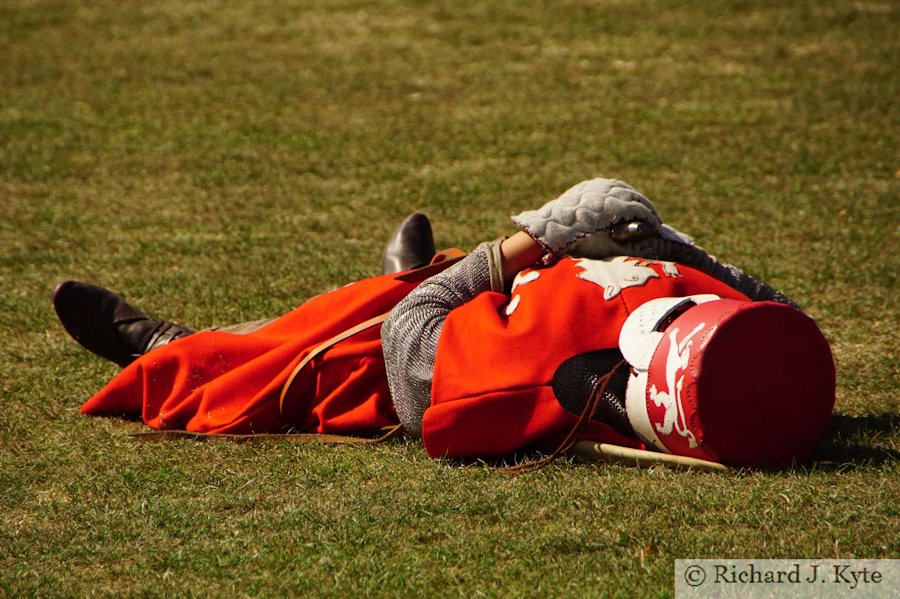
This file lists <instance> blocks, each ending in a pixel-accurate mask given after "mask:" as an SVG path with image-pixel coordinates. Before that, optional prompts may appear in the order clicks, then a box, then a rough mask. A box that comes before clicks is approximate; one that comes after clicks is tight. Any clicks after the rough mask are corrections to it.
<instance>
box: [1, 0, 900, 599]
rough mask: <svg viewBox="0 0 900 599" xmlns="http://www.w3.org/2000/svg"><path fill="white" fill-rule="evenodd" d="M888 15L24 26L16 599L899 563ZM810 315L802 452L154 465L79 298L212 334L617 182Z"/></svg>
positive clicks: (400, 13) (600, 14)
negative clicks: (72, 326)
mask: <svg viewBox="0 0 900 599" xmlns="http://www.w3.org/2000/svg"><path fill="white" fill-rule="evenodd" d="M898 28H900V7H898V5H897V3H896V2H889V1H884V2H878V1H871V2H862V1H861V2H849V1H848V2H837V1H825V2H823V1H821V0H808V1H806V0H797V1H791V2H775V1H762V2H746V1H739V0H735V1H724V0H712V1H705V0H704V1H699V0H698V1H673V2H662V1H626V0H597V1H589V0H582V1H575V0H573V1H564V2H555V3H527V2H514V1H511V0H510V1H483V2H466V1H462V0H460V1H441V2H422V1H415V0H404V1H389V2H377V3H369V2H354V1H349V0H340V1H334V2H311V1H301V0H286V1H283V2H274V3H269V2H261V1H256V0H252V1H247V2H225V1H224V0H223V1H213V0H197V1H195V0H160V1H158V2H150V3H144V2H133V1H130V0H119V1H116V2H112V1H108V0H98V1H97V2H90V3H85V2H64V1H61V0H5V1H4V2H2V3H0V56H2V61H0V63H2V66H0V216H2V221H0V286H2V294H0V347H2V353H0V392H2V403H0V595H2V594H6V595H9V596H41V597H46V596H60V597H70V596H85V595H99V596H104V595H119V594H126V595H132V596H134V595H147V596H159V595H176V596H227V597H231V596H285V595H307V594H308V595H317V596H357V595H375V596H394V595H399V596H423V597H424V596H429V597H430V596H457V595H459V596H467V597H468V596H534V597H539V596H560V597H563V596H566V597H568V596H573V597H593V596H615V597H639V596H640V597H656V596H659V597H666V596H671V595H672V593H673V586H672V585H673V560H675V559H678V558H703V557H708V558H714V557H721V558H728V557H731V558H745V557H746V558H753V557H755V558H765V557H790V558H823V559H824V558H833V557H840V558H854V557H856V558H864V557H865V558H898V557H900V544H898V538H900V514H898V503H900V502H898V497H900V481H898V472H897V451H898V439H900V433H898V430H897V429H898V418H900V402H898V396H900V388H898V387H900V386H898V352H897V334H898V328H897V325H898V321H900V318H898V316H900V310H898V305H897V299H896V289H895V287H896V278H897V274H898V268H900V260H898V258H897V256H898V255H900V245H898V236H900V232H898V231H900V229H898V227H900V202H898V190H900V162H898V157H900V144H898V126H900V112H898V109H897V98H898V96H900V89H898V80H900V78H898V72H900V59H898V57H900V38H898V36H897V30H898ZM600 175H605V176H611V177H616V178H620V179H623V180H625V181H628V182H630V183H632V184H633V185H635V186H636V187H637V188H638V189H640V190H641V191H643V192H644V193H645V194H646V195H648V196H649V197H650V198H651V199H653V200H654V202H655V203H656V205H657V207H658V208H659V209H660V211H661V212H662V214H663V215H664V217H665V218H666V220H667V221H669V222H671V223H672V224H673V225H675V226H676V227H678V228H680V229H682V230H685V231H689V232H691V233H692V234H693V235H695V236H696V238H697V240H698V242H699V243H700V244H701V245H703V246H705V247H707V248H708V249H710V250H711V251H712V252H713V253H715V254H716V255H717V256H719V258H721V259H723V260H726V261H729V262H733V263H735V264H738V265H741V266H742V267H744V268H745V270H747V271H748V272H750V273H753V274H755V275H757V276H759V277H761V278H763V279H765V280H767V281H769V282H770V283H772V284H773V285H774V286H775V287H777V288H779V289H782V290H783V291H784V292H785V293H787V294H788V295H789V296H791V297H792V298H794V299H795V300H796V301H797V302H798V303H800V304H801V305H802V306H803V307H804V308H805V309H806V310H807V311H808V312H809V313H810V314H811V315H812V316H813V317H814V318H816V319H817V321H818V322H819V324H820V326H821V327H822V329H823V331H824V332H825V334H826V336H827V337H828V339H829V340H830V341H831V343H832V346H833V350H834V354H835V359H836V362H837V367H838V399H837V407H836V416H835V419H834V423H833V426H832V430H831V432H830V433H829V437H828V439H827V440H826V444H825V446H824V447H823V448H822V450H821V452H820V453H819V455H818V456H817V458H816V460H815V461H814V462H812V463H810V464H805V465H801V466H797V467H796V468H794V469H792V470H789V471H785V472H774V473H771V472H770V473H766V472H738V473H733V474H725V475H719V474H715V475H713V474H700V473H694V472H674V471H671V470H668V469H665V468H654V469H651V470H637V469H630V468H625V467H618V466H597V465H590V464H578V463H575V462H573V461H571V460H568V461H561V462H558V463H556V464H554V465H552V466H550V467H547V468H546V469H544V470H541V471H538V472H533V473H528V474H524V475H520V476H511V475H509V474H507V473H505V472H503V471H500V470H497V469H495V468H493V467H492V466H491V465H488V464H465V465H463V464H458V463H454V462H449V461H433V460H429V459H428V458H427V457H426V456H425V454H424V451H423V449H422V447H421V446H420V445H419V444H417V443H414V442H406V441H403V442H396V443H388V444H385V445H380V446H376V447H358V446H349V447H345V446H341V447H326V446H318V445H292V444H288V443H281V442H266V443H259V444H252V445H249V444H229V443H196V442H182V441H177V442H170V443H158V444H141V443H138V442H135V441H134V440H133V439H131V438H130V437H129V436H128V433H130V432H135V431H140V430H144V427H143V426H142V425H141V424H140V423H137V422H126V421H122V420H117V419H92V418H86V417H83V416H81V415H80V414H79V413H78V408H79V406H80V404H81V403H82V402H83V401H84V400H85V399H86V398H87V397H89V396H90V395H91V394H92V393H93V392H95V391H96V390H97V389H99V388H100V387H101V386H102V385H103V384H104V383H105V382H106V381H107V380H108V379H109V378H110V377H111V376H112V375H113V374H114V373H115V372H116V368H115V367H114V366H112V365H110V364H107V363H104V362H102V361H101V360H99V359H98V358H95V357H94V356H92V355H89V354H87V353H86V352H83V351H81V350H80V349H79V348H78V346H77V345H76V344H75V343H74V342H73V341H72V340H71V339H69V338H68V337H67V336H66V335H65V333H64V331H63V329H62V327H61V326H60V325H59V324H58V323H57V321H56V319H55V315H54V313H53V310H52V307H51V305H50V294H51V292H52V290H53V287H54V286H55V284H56V283H57V282H58V281H60V280H62V279H66V278H77V279H82V280H88V281H92V282H96V283H100V284H103V285H105V286H107V287H110V288H112V289H114V290H117V291H119V292H121V293H123V294H124V295H125V296H126V297H127V298H128V299H129V300H131V301H133V302H135V303H136V304H138V305H139V306H141V307H142V308H143V309H145V310H146V311H148V312H151V313H155V314H160V315H165V316H167V317H169V318H171V319H173V320H176V321H179V322H184V323H185V324H189V325H193V326H194V327H205V326H209V325H213V324H224V323H231V322H236V321H242V320H250V319H256V318H260V317H264V316H271V315H277V314H280V313H282V312H284V311H286V310H288V309H289V308H291V307H293V306H294V305H296V304H297V303H299V302H300V301H301V300H302V299H303V298H306V297H309V296H311V295H314V294H316V293H319V292H321V291H324V290H326V289H329V288H332V287H334V286H337V285H341V284H344V283H346V282H349V281H351V280H354V279H357V278H360V277H364V276H369V275H373V274H376V273H377V270H378V263H379V256H380V252H381V247H382V244H383V242H384V240H385V239H386V238H387V236H388V235H389V234H390V231H391V230H392V229H393V227H394V226H395V225H396V223H398V222H399V220H400V219H401V218H402V217H403V216H404V215H405V214H407V213H408V212H410V211H412V210H413V209H418V210H423V211H426V212H428V213H429V214H430V215H431V216H432V220H433V221H434V223H435V228H436V236H437V242H438V245H439V246H457V247H461V248H471V247H473V246H474V245H475V244H476V243H477V242H479V241H481V240H484V239H492V238H496V237H497V236H499V235H502V234H508V233H510V232H511V231H512V229H511V224H510V222H509V220H508V217H509V215H510V214H515V213H517V212H519V211H521V210H524V209H528V208H533V207H536V206H538V205H539V204H541V203H543V202H544V201H546V200H548V199H550V198H552V197H555V196H556V195H558V194H559V193H560V192H562V191H563V190H564V189H566V188H567V187H569V186H570V185H572V184H574V183H576V182H578V181H580V180H582V179H585V178H589V177H593V176H600Z"/></svg>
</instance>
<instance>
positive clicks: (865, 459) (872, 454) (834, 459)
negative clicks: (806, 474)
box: [812, 414, 900, 470]
mask: <svg viewBox="0 0 900 599" xmlns="http://www.w3.org/2000/svg"><path fill="white" fill-rule="evenodd" d="M898 424H900V416H898V415H896V414H880V415H870V416H844V415H842V414H835V415H834V416H833V417H832V419H831V425H830V427H829V430H828V434H827V435H826V437H825V439H826V441H825V442H824V443H823V444H822V446H821V447H820V448H819V450H818V451H817V452H816V455H815V456H814V457H813V461H812V465H813V466H814V467H815V468H816V469H819V470H829V469H834V470H849V469H853V468H857V467H860V466H882V465H884V464H886V463H889V462H894V463H896V462H897V461H898V459H900V452H898V451H895V450H893V449H887V448H884V447H876V446H873V445H872V444H871V443H872V441H873V440H876V439H878V438H880V437H888V436H891V435H893V434H894V432H895V431H896V430H897V425H898Z"/></svg>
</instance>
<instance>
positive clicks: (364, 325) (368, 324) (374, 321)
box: [278, 312, 390, 416]
mask: <svg viewBox="0 0 900 599" xmlns="http://www.w3.org/2000/svg"><path fill="white" fill-rule="evenodd" d="M388 314H390V312H385V313H384V314H379V315H378V316H375V317H374V318H370V319H369V320H366V321H364V322H361V323H359V324H358V325H356V326H354V327H350V328H349V329H347V330H345V331H342V332H340V333H338V334H337V335H335V336H334V337H332V338H331V339H328V340H327V341H325V342H323V343H320V344H319V345H317V346H316V347H314V348H313V349H312V351H310V352H309V353H308V354H306V356H305V357H304V358H303V359H302V360H300V363H299V364H297V366H295V367H294V370H293V371H292V372H291V376H289V377H288V380H287V382H286V383H285V384H284V387H282V388H281V396H280V397H279V398H278V411H280V412H281V415H282V416H284V399H285V397H287V394H288V391H289V390H290V388H291V385H293V384H294V380H295V379H296V378H297V375H298V374H300V372H301V371H302V370H303V368H304V367H305V366H306V365H307V364H309V363H310V362H312V360H313V358H315V357H316V356H318V355H319V354H321V353H322V352H324V351H325V350H327V349H329V348H331V347H332V346H334V345H336V344H338V343H340V342H341V341H343V340H344V339H347V338H349V337H352V336H353V335H355V334H357V333H360V332H362V331H365V330H366V329H369V328H372V327H374V326H375V325H378V324H381V323H382V322H384V319H385V318H387V317H388Z"/></svg>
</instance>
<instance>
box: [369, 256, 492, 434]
mask: <svg viewBox="0 0 900 599" xmlns="http://www.w3.org/2000/svg"><path fill="white" fill-rule="evenodd" d="M494 255H495V253H494V252H492V251H491V248H490V247H488V246H486V245H483V246H480V247H479V248H478V249H476V250H475V251H474V252H472V253H471V254H469V255H468V256H466V257H465V258H464V259H462V260H461V261H459V262H457V263H456V264H454V265H453V266H451V267H450V268H448V269H447V270H445V271H443V272H440V273H438V274H436V275H434V276H432V277H430V278H428V279H427V280H425V281H424V282H423V283H422V284H421V285H419V286H418V287H417V288H416V289H414V290H413V291H412V292H411V293H410V294H409V295H408V296H406V297H405V298H404V299H403V300H402V301H401V302H400V303H398V304H397V306H396V307H395V308H394V309H393V310H392V311H391V314H390V315H389V316H388V317H387V320H385V321H384V324H383V325H382V327H381V343H382V347H383V348H384V361H385V368H386V369H387V377H388V386H389V387H390V390H391V398H392V400H393V402H394V407H395V408H396V410H397V417H398V418H399V419H400V423H401V424H402V425H403V428H404V429H406V431H407V432H408V433H409V434H411V435H414V436H416V437H421V436H422V418H423V417H424V415H425V410H426V408H428V406H429V405H431V379H432V377H433V376H434V361H435V359H436V357H437V346H438V339H439V338H440V336H441V331H442V330H443V328H444V320H445V319H446V318H447V314H449V313H450V310H452V309H454V308H457V307H459V306H462V305H463V304H465V303H467V302H469V301H471V300H473V299H474V298H475V297H476V296H477V295H478V294H480V293H482V292H484V291H489V290H490V289H491V279H492V276H491V272H492V268H491V267H492V263H493V262H494V260H493V257H494ZM494 266H495V268H494V270H496V267H497V266H498V265H494ZM494 278H495V281H496V276H495V277H494ZM501 280H502V279H501Z"/></svg>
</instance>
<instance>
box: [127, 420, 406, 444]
mask: <svg viewBox="0 0 900 599" xmlns="http://www.w3.org/2000/svg"><path fill="white" fill-rule="evenodd" d="M375 432H377V433H379V434H378V436H376V437H359V436H355V437H354V436H350V435H326V434H319V433H259V434H249V435H227V434H226V435H222V434H219V433H192V432H189V431H151V432H146V433H132V434H131V435H130V437H131V438H132V439H135V440H137V441H172V440H175V439H191V440H194V441H229V442H231V443H244V442H247V441H289V442H292V443H363V444H370V445H371V444H374V443H381V442H382V441H387V440H388V439H393V438H395V437H399V436H401V435H402V434H403V427H402V426H401V425H399V424H398V425H395V426H387V427H384V428H380V429H378V430H377V431H375Z"/></svg>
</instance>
